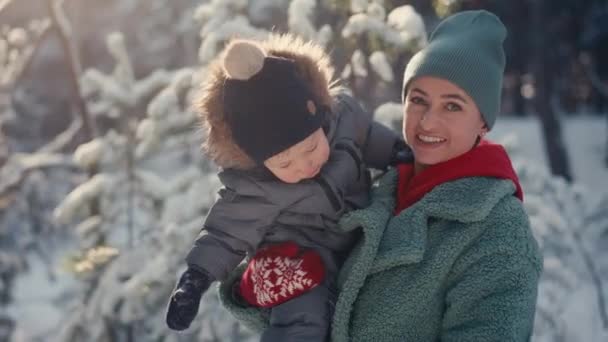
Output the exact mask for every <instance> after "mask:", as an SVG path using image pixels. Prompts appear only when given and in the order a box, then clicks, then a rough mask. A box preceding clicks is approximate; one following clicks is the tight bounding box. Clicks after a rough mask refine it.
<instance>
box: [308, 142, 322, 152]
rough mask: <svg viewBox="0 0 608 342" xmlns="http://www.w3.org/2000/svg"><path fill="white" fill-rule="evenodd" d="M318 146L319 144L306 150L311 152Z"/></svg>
mask: <svg viewBox="0 0 608 342" xmlns="http://www.w3.org/2000/svg"><path fill="white" fill-rule="evenodd" d="M317 146H319V144H315V146H313V147H312V148H309V149H308V150H307V151H306V152H308V153H310V152H312V151H314V150H316V149H317Z"/></svg>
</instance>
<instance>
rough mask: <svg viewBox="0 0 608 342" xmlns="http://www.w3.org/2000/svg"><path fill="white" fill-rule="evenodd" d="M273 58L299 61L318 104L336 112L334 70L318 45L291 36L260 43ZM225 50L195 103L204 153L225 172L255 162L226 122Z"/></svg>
mask: <svg viewBox="0 0 608 342" xmlns="http://www.w3.org/2000/svg"><path fill="white" fill-rule="evenodd" d="M257 43H259V45H260V46H261V47H262V49H264V51H266V53H267V54H268V55H269V56H275V57H283V58H289V59H292V60H294V61H295V63H296V66H297V70H298V74H299V75H300V76H301V77H302V79H303V80H305V81H306V82H307V83H308V84H309V85H310V89H311V91H312V93H313V96H314V97H315V101H316V102H317V103H319V104H322V105H325V106H327V107H329V108H332V112H333V109H334V105H335V103H334V100H333V95H335V94H337V92H338V91H339V88H338V87H337V86H336V85H335V84H336V82H335V81H334V80H333V78H334V69H333V67H332V66H331V63H330V57H329V55H328V54H327V53H326V52H325V51H324V50H323V47H321V46H319V45H317V44H316V43H314V42H310V41H304V40H303V39H301V38H299V37H296V36H294V35H291V34H271V35H270V36H269V37H268V38H267V39H265V40H263V41H260V42H257ZM224 55H225V50H224V51H222V52H221V53H220V54H219V55H218V57H217V58H216V59H214V60H213V61H212V62H211V63H210V64H209V66H208V69H207V73H206V76H205V80H204V81H203V84H202V85H201V92H200V94H199V95H198V96H197V98H196V100H195V103H194V105H195V110H196V112H197V113H198V116H199V120H200V124H201V126H202V128H203V132H204V142H203V150H204V152H205V153H206V154H207V156H208V157H209V158H210V159H211V160H213V162H215V163H216V164H217V165H218V166H220V167H222V168H235V169H251V168H254V167H255V166H256V164H255V162H254V161H253V160H252V159H251V158H249V156H247V155H246V154H245V153H244V152H243V150H242V149H240V148H239V147H238V146H237V145H236V143H235V142H234V140H233V138H232V133H231V131H230V127H229V126H228V123H227V121H226V118H225V113H224V105H223V100H222V99H223V89H224V81H225V80H226V78H227V76H226V73H225V71H224V69H223V67H222V60H223V57H224Z"/></svg>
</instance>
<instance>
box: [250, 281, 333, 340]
mask: <svg viewBox="0 0 608 342" xmlns="http://www.w3.org/2000/svg"><path fill="white" fill-rule="evenodd" d="M329 283H330V282H329V281H327V280H326V281H324V282H323V283H321V284H319V286H317V287H315V288H313V289H312V290H310V291H308V292H306V293H304V294H303V295H301V296H299V297H296V298H293V299H291V300H289V301H287V302H285V303H283V304H280V305H277V306H275V307H273V308H272V311H271V313H270V327H269V328H268V329H267V330H266V331H264V333H262V338H261V339H260V342H312V341H314V342H323V341H328V340H329V327H330V324H331V319H332V315H333V310H334V305H335V301H336V294H335V291H334V290H333V289H331V288H330V287H331V285H329Z"/></svg>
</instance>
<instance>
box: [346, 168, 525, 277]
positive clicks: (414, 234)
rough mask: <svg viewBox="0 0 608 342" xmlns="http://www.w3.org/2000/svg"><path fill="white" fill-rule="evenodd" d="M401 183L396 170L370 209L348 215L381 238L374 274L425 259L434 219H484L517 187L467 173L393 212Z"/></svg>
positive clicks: (375, 195) (383, 181)
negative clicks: (401, 209)
mask: <svg viewBox="0 0 608 342" xmlns="http://www.w3.org/2000/svg"><path fill="white" fill-rule="evenodd" d="M396 186H397V172H396V170H391V171H389V172H388V173H386V174H385V175H384V176H383V177H382V178H381V179H380V182H379V184H378V186H377V187H376V188H374V190H373V193H372V206H370V208H368V209H369V210H371V211H368V209H363V210H359V211H356V212H353V213H352V214H351V215H347V217H346V218H345V220H344V221H343V223H345V224H347V225H350V226H355V225H357V224H359V225H361V226H363V230H364V233H365V234H366V235H368V236H367V237H366V238H367V239H379V243H378V248H377V253H376V256H375V259H374V262H373V263H372V265H371V271H370V274H372V273H376V272H380V271H383V270H386V269H388V268H391V267H395V266H399V265H404V264H411V263H418V262H420V261H421V260H422V257H423V256H424V252H425V251H426V247H427V232H428V229H429V225H430V222H433V221H437V220H442V221H455V222H460V223H465V224H466V223H474V222H479V221H482V220H483V219H485V218H486V217H487V216H488V215H489V214H490V212H491V211H492V209H493V208H494V207H495V206H496V204H497V203H498V202H499V201H500V200H501V199H503V198H504V197H505V196H511V195H513V194H514V193H515V189H516V188H515V185H514V184H513V182H511V181H510V180H501V179H496V178H486V177H474V178H462V179H459V180H455V181H451V182H447V183H443V184H441V185H438V186H437V187H435V188H434V189H433V190H432V191H431V192H429V193H428V194H427V195H425V196H424V197H423V198H422V199H421V200H420V201H418V202H416V203H415V204H413V205H412V206H411V207H409V208H407V209H405V210H403V211H402V212H400V213H399V214H398V215H397V216H392V210H393V208H394V205H395V199H394V197H395V196H394V194H395V191H396ZM370 214H371V215H370ZM431 219H432V220H431ZM344 227H346V226H344Z"/></svg>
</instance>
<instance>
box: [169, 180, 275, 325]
mask: <svg viewBox="0 0 608 342" xmlns="http://www.w3.org/2000/svg"><path fill="white" fill-rule="evenodd" d="M277 214H278V207H277V206H276V205H274V204H271V203H269V202H268V201H266V200H265V198H264V197H257V196H247V195H244V196H240V195H238V194H236V192H235V191H233V190H230V189H226V188H224V189H222V190H221V191H220V199H219V200H218V201H217V202H216V203H215V204H214V205H213V207H212V208H211V210H210V211H209V214H208V215H207V218H206V220H205V225H204V228H203V230H202V231H201V233H200V235H199V237H198V238H197V239H196V242H195V243H194V246H193V247H192V249H191V250H190V253H188V256H187V257H186V263H187V264H188V269H187V270H186V271H185V272H184V273H183V274H182V275H181V277H180V279H179V281H178V283H177V285H176V287H175V289H174V290H173V292H172V294H171V298H170V300H169V306H168V310H167V316H166V321H167V325H168V326H169V327H170V328H171V329H174V330H184V329H186V328H188V327H189V326H190V324H191V323H192V321H193V320H194V318H195V317H196V315H197V313H198V308H199V305H200V300H201V297H202V295H203V294H204V293H205V292H206V291H207V289H209V286H210V285H211V283H212V282H213V281H215V280H224V279H225V278H226V276H227V275H228V273H229V272H230V271H232V270H233V269H234V268H235V267H236V266H237V265H238V264H239V263H240V262H241V261H242V260H243V259H244V258H245V255H246V252H247V251H251V250H253V249H255V248H256V247H257V245H258V244H259V243H260V241H261V240H262V238H263V237H264V234H265V233H266V230H267V228H269V227H270V225H271V224H272V222H274V219H275V217H276V215H277Z"/></svg>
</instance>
